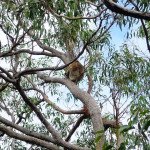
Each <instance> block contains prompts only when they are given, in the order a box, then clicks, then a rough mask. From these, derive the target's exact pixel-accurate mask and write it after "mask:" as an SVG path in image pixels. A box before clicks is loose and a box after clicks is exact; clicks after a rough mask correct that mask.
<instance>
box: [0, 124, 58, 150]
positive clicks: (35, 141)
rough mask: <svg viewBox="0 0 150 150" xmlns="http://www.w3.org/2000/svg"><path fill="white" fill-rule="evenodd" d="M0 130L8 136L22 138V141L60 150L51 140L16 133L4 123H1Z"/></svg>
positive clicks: (50, 149)
mask: <svg viewBox="0 0 150 150" xmlns="http://www.w3.org/2000/svg"><path fill="white" fill-rule="evenodd" d="M0 131H2V132H3V133H5V134H7V135H8V136H10V137H12V138H15V139H18V140H22V141H25V142H27V143H30V144H36V145H39V146H41V147H44V148H48V149H49V150H58V147H57V146H55V145H53V144H50V143H49V142H46V141H43V140H40V139H37V138H34V137H30V136H27V135H23V134H19V133H16V132H14V131H13V130H12V129H11V128H8V127H6V126H3V125H0Z"/></svg>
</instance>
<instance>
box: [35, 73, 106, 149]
mask: <svg viewBox="0 0 150 150" xmlns="http://www.w3.org/2000/svg"><path fill="white" fill-rule="evenodd" d="M37 75H38V77H40V78H41V79H43V80H44V81H45V82H51V83H61V84H64V85H66V86H67V88H68V89H69V90H70V91H71V93H72V94H73V95H74V96H75V97H76V98H78V99H79V100H81V101H82V103H84V104H85V106H86V107H87V108H88V111H89V114H90V117H91V120H92V123H93V129H94V132H95V134H96V132H97V131H100V130H104V127H103V121H102V117H101V111H100V108H99V106H98V105H97V103H96V101H95V100H94V99H93V97H92V96H91V95H90V94H88V93H87V92H85V91H83V90H81V89H80V88H79V87H78V86H77V85H76V84H74V83H73V82H72V81H70V80H68V79H61V78H51V77H48V76H44V75H43V74H41V73H39V72H38V73H37ZM102 145H103V137H102V138H101V141H100V143H98V147H97V149H98V148H99V149H102Z"/></svg>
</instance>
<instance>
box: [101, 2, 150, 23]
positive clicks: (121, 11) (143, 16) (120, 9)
mask: <svg viewBox="0 0 150 150" xmlns="http://www.w3.org/2000/svg"><path fill="white" fill-rule="evenodd" d="M102 2H103V3H104V5H105V6H106V7H107V8H108V9H110V10H111V11H113V12H115V13H119V14H122V15H125V16H130V17H134V18H137V19H144V20H150V13H146V12H141V11H135V10H129V9H126V8H124V7H121V6H119V5H117V4H116V3H115V2H113V1H112V0H102Z"/></svg>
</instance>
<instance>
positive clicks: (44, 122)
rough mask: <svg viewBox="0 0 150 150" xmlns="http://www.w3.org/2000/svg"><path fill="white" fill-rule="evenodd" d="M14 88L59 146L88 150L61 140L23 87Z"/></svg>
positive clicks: (18, 85)
mask: <svg viewBox="0 0 150 150" xmlns="http://www.w3.org/2000/svg"><path fill="white" fill-rule="evenodd" d="M14 86H15V87H16V89H17V90H18V92H19V93H20V95H21V96H22V98H23V100H24V101H25V102H26V104H27V105H28V106H29V107H30V108H31V109H32V110H33V111H34V112H35V113H36V115H37V116H38V118H39V119H40V121H41V122H42V123H43V124H44V125H45V127H46V128H47V130H48V131H49V132H50V133H51V134H52V136H53V138H54V139H55V141H56V142H57V144H58V145H60V146H62V147H65V148H68V149H71V148H72V149H74V150H85V149H86V148H85V149H84V148H80V147H78V146H76V145H72V144H70V143H67V142H65V141H64V140H63V139H62V138H61V135H60V134H59V133H58V132H57V131H56V130H55V129H54V128H53V127H52V126H51V125H50V124H49V122H48V121H47V120H46V119H45V117H44V116H43V114H42V113H41V112H40V110H39V109H38V108H37V107H36V106H35V105H34V104H33V103H31V102H30V100H29V99H28V97H27V96H26V94H25V93H24V91H23V89H22V87H21V86H20V84H19V83H16V84H14ZM86 150H88V149H86Z"/></svg>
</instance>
